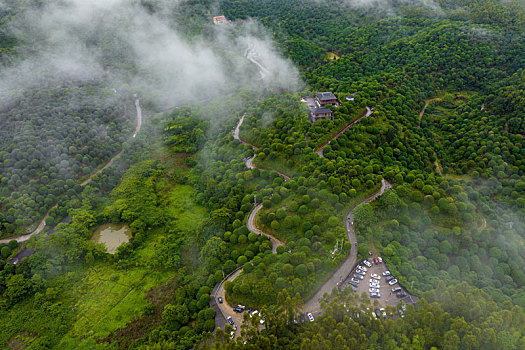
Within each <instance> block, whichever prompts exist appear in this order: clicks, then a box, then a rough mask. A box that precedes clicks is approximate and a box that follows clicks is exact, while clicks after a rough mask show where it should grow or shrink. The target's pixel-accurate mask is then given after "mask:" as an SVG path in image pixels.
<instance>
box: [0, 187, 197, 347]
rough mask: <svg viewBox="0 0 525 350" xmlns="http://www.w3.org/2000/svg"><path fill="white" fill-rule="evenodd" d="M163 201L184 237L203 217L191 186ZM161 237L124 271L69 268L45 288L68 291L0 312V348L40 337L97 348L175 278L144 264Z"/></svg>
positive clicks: (154, 233) (108, 266) (152, 235)
mask: <svg viewBox="0 0 525 350" xmlns="http://www.w3.org/2000/svg"><path fill="white" fill-rule="evenodd" d="M162 196H163V199H165V208H164V209H165V210H166V211H167V214H168V215H169V216H171V217H173V218H176V220H174V225H175V226H176V228H177V229H179V230H180V231H182V232H184V233H186V232H191V231H192V230H193V229H194V228H195V227H196V225H197V224H198V223H199V222H200V221H201V220H202V218H203V217H204V216H205V215H206V210H205V209H204V208H203V207H200V206H198V205H197V204H196V203H195V201H194V200H193V189H192V187H191V186H187V185H179V184H175V185H174V184H170V186H169V187H166V191H165V192H163V194H162ZM165 237H166V233H165V231H164V230H161V229H152V230H151V231H150V232H149V235H148V239H147V241H146V242H145V243H143V244H142V245H141V246H140V247H139V248H138V249H137V250H136V251H135V252H134V253H133V256H132V258H131V260H132V261H133V263H132V264H130V265H128V266H127V267H120V266H119V264H118V263H110V262H108V261H99V262H96V263H95V264H94V265H93V266H91V267H88V266H85V265H83V264H79V265H77V266H69V267H68V270H69V272H65V273H63V274H59V275H58V276H56V277H55V278H54V279H53V280H52V281H50V283H49V285H51V286H54V285H57V286H67V288H65V287H64V288H61V287H56V288H53V287H52V288H51V289H50V290H49V292H46V291H44V294H46V295H45V296H42V295H40V296H39V297H33V298H30V299H28V300H26V301H24V302H23V303H19V304H17V305H16V306H15V307H14V308H11V309H9V310H5V309H0V324H2V327H0V344H11V345H13V346H15V345H16V346H18V345H20V346H24V345H28V344H30V343H34V342H35V341H38V339H43V338H44V337H45V338H50V339H52V341H51V344H54V346H55V347H56V348H60V349H81V348H85V349H95V348H99V347H100V345H97V341H100V340H102V339H104V338H106V337H108V336H109V335H110V334H112V333H113V332H115V331H116V330H118V329H121V328H124V327H125V326H126V324H128V323H129V322H132V321H134V320H136V319H137V318H139V317H140V316H142V315H144V313H145V312H147V310H148V309H151V308H152V303H151V300H150V298H149V297H148V291H150V290H151V289H152V288H155V287H158V286H160V285H162V284H165V283H166V282H168V281H171V280H172V279H173V278H174V277H175V274H176V271H174V270H157V269H155V268H152V267H151V265H150V264H149V262H150V261H151V260H152V259H153V258H154V256H155V249H156V247H157V246H158V245H160V244H162V242H163V239H164V238H165ZM53 291H55V293H53ZM47 294H49V296H48V295H47ZM47 300H49V301H51V302H52V303H54V304H51V303H49V302H47ZM57 301H58V303H57ZM47 304H49V308H48V307H47V306H46V305H47ZM57 304H58V305H60V306H59V307H57V306H56V305H57ZM46 320H47V321H46ZM22 348H23V347H22Z"/></svg>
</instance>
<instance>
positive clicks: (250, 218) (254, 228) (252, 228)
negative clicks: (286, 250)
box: [246, 204, 284, 254]
mask: <svg viewBox="0 0 525 350" xmlns="http://www.w3.org/2000/svg"><path fill="white" fill-rule="evenodd" d="M262 207H263V205H262V204H258V205H257V206H255V208H253V210H252V211H251V213H250V216H248V221H247V222H246V226H247V227H248V230H250V232H253V233H255V234H258V235H264V236H266V237H268V238H269V239H270V242H272V253H274V254H275V253H277V247H278V246H281V245H282V246H284V243H283V242H282V241H280V240H278V239H277V238H275V237H274V236H271V235H269V234H267V233H266V232H264V231H261V230H259V228H257V226H256V225H255V218H256V217H257V213H258V212H259V210H261V208H262Z"/></svg>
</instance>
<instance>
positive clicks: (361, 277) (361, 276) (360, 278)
mask: <svg viewBox="0 0 525 350" xmlns="http://www.w3.org/2000/svg"><path fill="white" fill-rule="evenodd" d="M354 278H357V279H358V280H362V279H364V278H365V277H364V276H363V275H359V274H357V273H356V274H354Z"/></svg>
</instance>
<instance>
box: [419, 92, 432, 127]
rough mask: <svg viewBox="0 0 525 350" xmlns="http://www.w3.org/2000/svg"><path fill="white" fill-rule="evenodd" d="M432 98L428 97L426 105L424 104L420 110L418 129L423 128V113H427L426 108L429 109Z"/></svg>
mask: <svg viewBox="0 0 525 350" xmlns="http://www.w3.org/2000/svg"><path fill="white" fill-rule="evenodd" d="M430 101H432V100H431V99H427V100H426V101H425V105H424V106H423V109H421V112H419V124H418V126H417V128H418V129H421V119H423V114H425V109H427V107H428V105H429V104H430Z"/></svg>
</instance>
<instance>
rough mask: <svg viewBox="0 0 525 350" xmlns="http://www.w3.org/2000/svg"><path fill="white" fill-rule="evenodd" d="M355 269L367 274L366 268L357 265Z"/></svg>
mask: <svg viewBox="0 0 525 350" xmlns="http://www.w3.org/2000/svg"><path fill="white" fill-rule="evenodd" d="M357 269H358V270H362V271H364V272H367V271H368V269H367V268H366V267H364V266H361V265H357Z"/></svg>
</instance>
